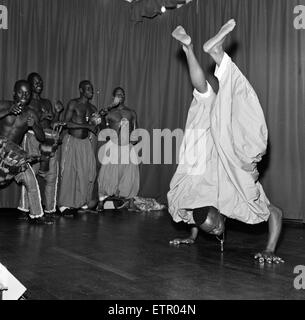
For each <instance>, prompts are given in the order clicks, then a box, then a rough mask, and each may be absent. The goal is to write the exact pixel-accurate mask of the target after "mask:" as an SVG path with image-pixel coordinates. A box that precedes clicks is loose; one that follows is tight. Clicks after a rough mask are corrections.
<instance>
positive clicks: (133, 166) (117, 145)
mask: <svg viewBox="0 0 305 320" xmlns="http://www.w3.org/2000/svg"><path fill="white" fill-rule="evenodd" d="M101 114H102V116H103V118H102V129H105V128H109V129H112V130H113V131H114V133H115V135H114V137H112V138H111V139H110V140H109V141H108V142H107V143H106V144H105V145H104V146H103V148H102V150H103V151H104V153H103V154H101V155H100V160H101V162H102V165H101V169H100V172H99V176H98V185H99V201H100V205H99V208H100V209H101V210H102V207H103V201H105V199H107V197H109V196H115V197H117V198H119V199H120V200H121V201H120V202H121V203H120V204H119V206H118V207H119V208H120V207H125V206H130V207H133V198H134V197H135V196H136V195H137V194H138V192H139V187H140V173H139V166H138V164H137V163H136V160H137V155H136V153H135V151H134V149H133V145H135V144H136V143H137V142H138V140H137V139H133V135H132V132H133V131H134V130H135V129H137V127H138V124H137V114H136V112H135V111H134V110H132V109H130V108H128V107H126V106H125V91H124V89H122V88H121V87H117V88H115V89H114V90H113V103H112V105H111V107H110V108H108V109H107V110H104V109H103V110H102V113H101ZM108 153H110V155H111V156H110V158H108ZM108 160H109V161H108Z"/></svg>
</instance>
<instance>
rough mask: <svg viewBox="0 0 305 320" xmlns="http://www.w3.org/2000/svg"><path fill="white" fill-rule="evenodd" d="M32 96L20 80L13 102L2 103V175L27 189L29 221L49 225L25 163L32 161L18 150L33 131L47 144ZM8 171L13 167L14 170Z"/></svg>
mask: <svg viewBox="0 0 305 320" xmlns="http://www.w3.org/2000/svg"><path fill="white" fill-rule="evenodd" d="M31 94H32V93H31V86H30V84H29V83H28V82H27V81H25V80H19V81H17V82H16V83H15V86H14V101H2V102H0V138H1V148H0V149H1V153H0V154H1V156H0V160H1V161H0V163H1V165H0V167H1V170H0V171H1V174H2V173H3V172H4V173H5V172H7V173H8V175H7V179H12V178H13V177H14V178H15V180H16V182H17V183H20V184H23V185H24V186H25V187H26V189H27V192H28V200H29V215H28V217H29V221H30V222H33V223H50V221H48V220H47V219H45V217H43V215H44V212H43V209H42V206H41V197H40V191H39V186H38V182H37V180H36V177H35V173H34V171H33V169H32V167H31V166H30V165H29V164H28V163H26V162H28V159H27V158H29V157H28V155H27V154H26V152H24V151H23V150H22V149H21V148H19V147H18V146H20V144H21V142H22V140H23V138H24V135H25V134H26V132H27V131H28V130H33V132H34V134H35V136H36V138H37V140H38V141H40V142H43V141H44V140H45V135H44V132H43V129H42V128H41V126H40V124H39V119H38V117H37V116H36V114H35V113H34V112H33V111H32V110H31V109H30V107H29V102H30V100H31ZM8 167H13V169H14V170H11V169H12V168H9V169H8ZM14 172H15V174H14Z"/></svg>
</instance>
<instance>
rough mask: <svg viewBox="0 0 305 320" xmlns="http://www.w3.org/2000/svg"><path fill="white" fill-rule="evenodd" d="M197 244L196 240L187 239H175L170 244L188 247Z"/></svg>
mask: <svg viewBox="0 0 305 320" xmlns="http://www.w3.org/2000/svg"><path fill="white" fill-rule="evenodd" d="M194 243H195V240H194V239H191V238H186V239H174V240H171V241H170V242H169V244H172V245H174V246H178V245H180V244H187V245H191V244H194Z"/></svg>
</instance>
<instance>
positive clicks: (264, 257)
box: [254, 251, 285, 264]
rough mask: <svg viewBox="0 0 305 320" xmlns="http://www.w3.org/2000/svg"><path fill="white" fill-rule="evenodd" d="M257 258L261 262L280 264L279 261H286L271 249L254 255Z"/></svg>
mask: <svg viewBox="0 0 305 320" xmlns="http://www.w3.org/2000/svg"><path fill="white" fill-rule="evenodd" d="M254 259H255V260H258V261H259V263H265V262H266V263H268V264H271V263H275V264H279V263H284V262H285V261H284V260H283V259H282V258H280V257H278V256H276V255H275V254H274V253H273V252H270V251H263V252H259V253H257V254H256V255H255V256H254Z"/></svg>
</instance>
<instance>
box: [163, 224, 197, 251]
mask: <svg viewBox="0 0 305 320" xmlns="http://www.w3.org/2000/svg"><path fill="white" fill-rule="evenodd" d="M198 232H199V229H198V227H196V226H192V228H191V234H190V235H189V237H188V238H185V239H174V240H171V241H170V242H169V243H170V244H173V245H175V246H177V245H179V244H194V243H195V241H196V239H197V236H198Z"/></svg>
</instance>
